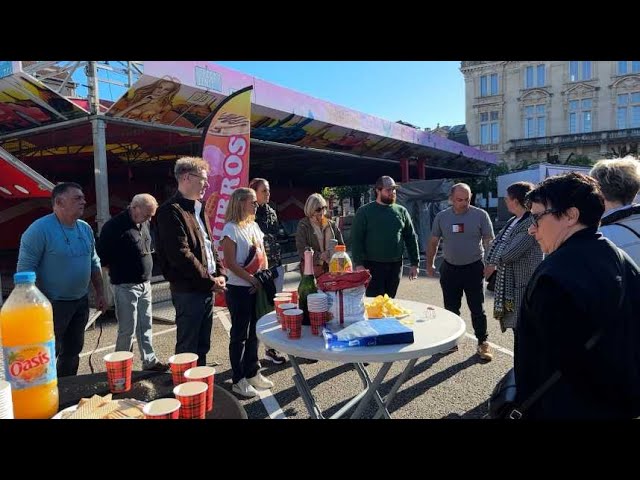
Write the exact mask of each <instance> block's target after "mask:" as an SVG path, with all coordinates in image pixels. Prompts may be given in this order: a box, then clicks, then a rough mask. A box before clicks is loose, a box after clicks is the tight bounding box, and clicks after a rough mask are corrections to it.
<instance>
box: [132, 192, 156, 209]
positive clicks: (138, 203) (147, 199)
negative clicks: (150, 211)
mask: <svg viewBox="0 0 640 480" xmlns="http://www.w3.org/2000/svg"><path fill="white" fill-rule="evenodd" d="M131 206H132V207H156V208H158V201H157V200H156V199H155V198H154V196H153V195H150V194H148V193H138V194H137V195H135V196H134V197H133V198H132V199H131Z"/></svg>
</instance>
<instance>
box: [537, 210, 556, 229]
mask: <svg viewBox="0 0 640 480" xmlns="http://www.w3.org/2000/svg"><path fill="white" fill-rule="evenodd" d="M547 213H558V210H556V209H555V208H547V209H546V210H545V211H543V212H540V213H532V214H531V218H533V226H534V227H536V228H538V222H539V221H540V219H541V218H542V217H544V216H545V215H546V214H547Z"/></svg>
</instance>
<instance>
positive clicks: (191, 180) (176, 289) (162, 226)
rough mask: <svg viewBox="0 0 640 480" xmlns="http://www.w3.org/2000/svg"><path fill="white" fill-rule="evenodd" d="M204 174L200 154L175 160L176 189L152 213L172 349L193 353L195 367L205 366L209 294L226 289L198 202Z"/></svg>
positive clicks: (210, 309) (208, 345) (208, 341)
mask: <svg viewBox="0 0 640 480" xmlns="http://www.w3.org/2000/svg"><path fill="white" fill-rule="evenodd" d="M208 173H209V165H208V164H207V163H206V162H205V161H204V160H203V159H202V158H197V157H183V158H180V159H178V161H177V162H176V165H175V168H174V174H175V177H176V179H177V180H178V191H177V192H176V193H175V194H174V195H173V196H172V197H171V198H169V199H168V200H167V201H166V202H165V203H163V204H162V205H161V206H160V208H158V212H157V215H156V218H157V233H158V238H157V244H156V250H157V254H158V262H159V264H160V268H161V270H162V274H163V275H164V277H165V278H166V279H167V280H168V281H169V285H170V288H171V300H172V302H173V306H174V307H175V309H176V326H177V332H176V334H177V335H176V336H177V338H176V353H184V352H191V353H197V354H198V357H199V358H198V365H206V356H207V352H209V349H210V348H211V328H212V325H213V305H214V292H223V291H224V290H225V288H226V287H225V282H226V277H225V276H224V275H223V274H222V264H221V262H220V260H219V258H218V254H217V252H216V248H215V246H214V245H213V236H212V235H211V229H210V227H209V222H208V221H207V219H206V217H205V212H204V208H203V202H202V199H203V197H204V194H205V191H206V190H207V187H208V186H209V182H208V179H207V178H208Z"/></svg>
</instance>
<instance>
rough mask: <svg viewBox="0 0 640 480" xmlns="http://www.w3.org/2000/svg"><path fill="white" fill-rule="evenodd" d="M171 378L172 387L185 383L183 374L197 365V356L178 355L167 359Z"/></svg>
mask: <svg viewBox="0 0 640 480" xmlns="http://www.w3.org/2000/svg"><path fill="white" fill-rule="evenodd" d="M169 365H170V366H171V378H172V379H173V384H174V385H180V384H181V383H184V382H186V380H185V378H184V372H186V371H187V370H189V369H190V368H194V367H195V366H196V365H198V355H197V354H195V353H178V354H176V355H172V356H171V357H169Z"/></svg>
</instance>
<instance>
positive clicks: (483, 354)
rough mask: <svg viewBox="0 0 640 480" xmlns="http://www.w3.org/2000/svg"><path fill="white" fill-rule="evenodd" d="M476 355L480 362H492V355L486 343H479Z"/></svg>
mask: <svg viewBox="0 0 640 480" xmlns="http://www.w3.org/2000/svg"><path fill="white" fill-rule="evenodd" d="M477 353H478V356H479V357H480V358H481V359H482V360H486V361H487V362H490V361H491V360H493V353H491V348H490V347H489V343H488V342H482V343H479V344H478V352H477Z"/></svg>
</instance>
